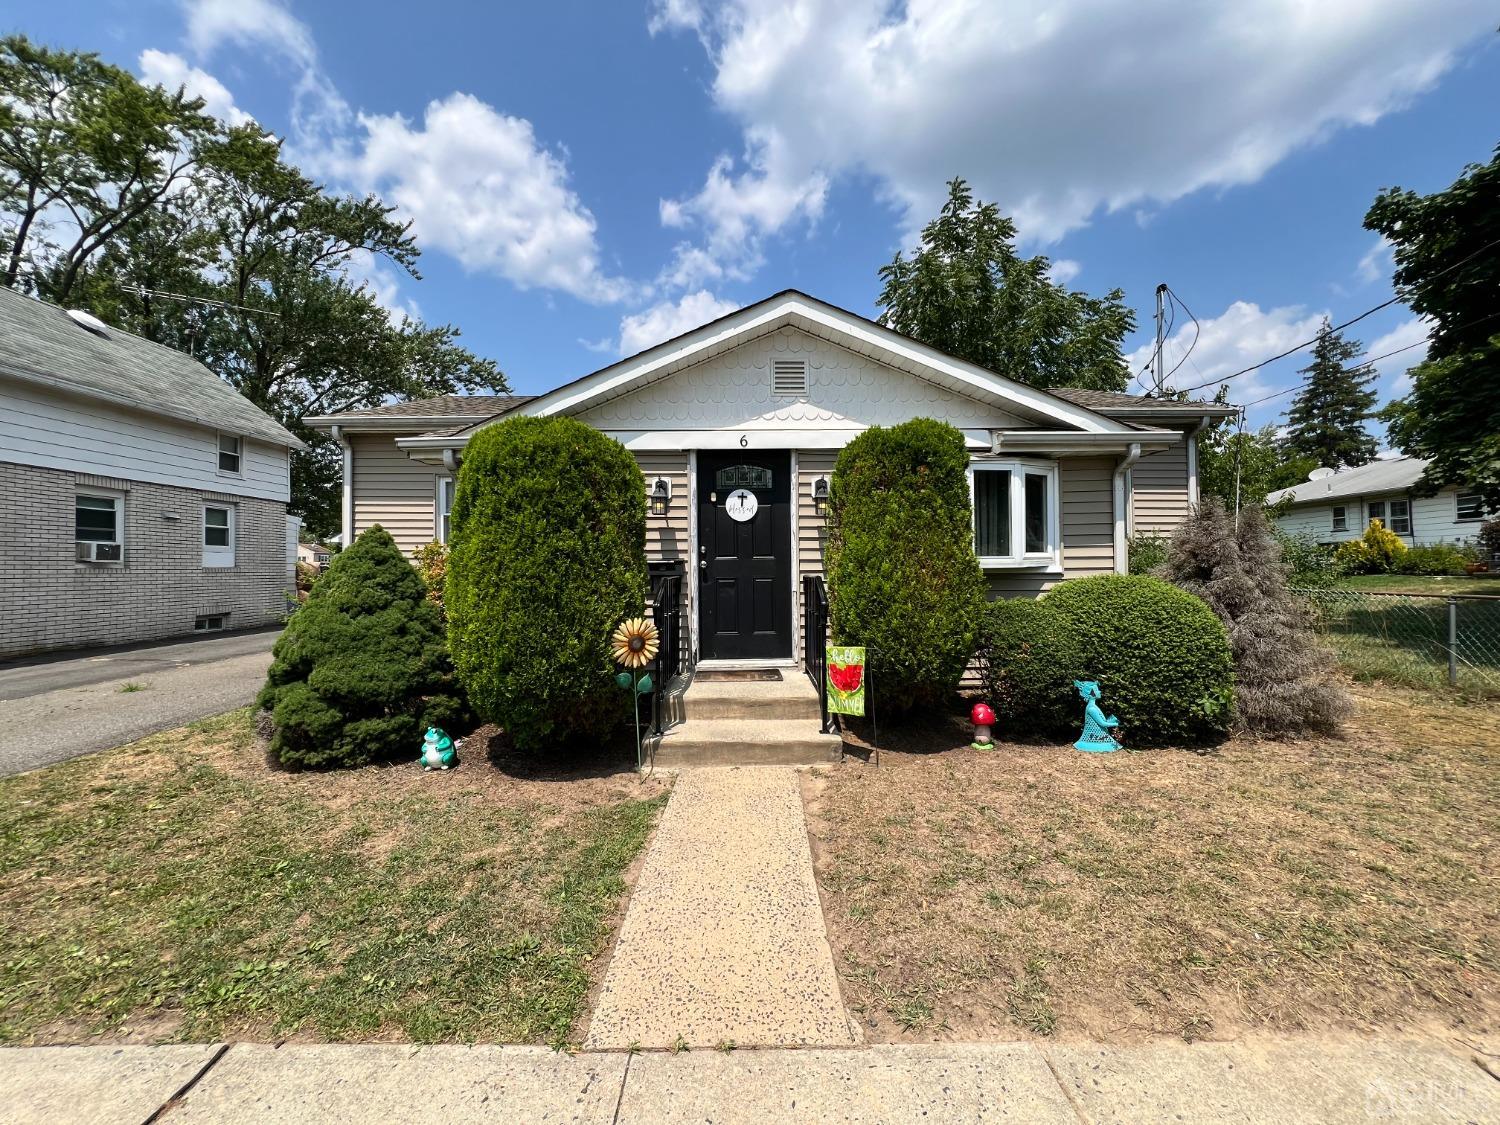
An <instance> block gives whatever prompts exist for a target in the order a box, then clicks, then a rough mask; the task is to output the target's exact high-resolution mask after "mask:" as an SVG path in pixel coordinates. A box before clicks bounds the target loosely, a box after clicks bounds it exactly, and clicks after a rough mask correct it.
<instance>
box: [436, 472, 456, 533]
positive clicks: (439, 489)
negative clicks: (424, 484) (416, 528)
mask: <svg viewBox="0 0 1500 1125" xmlns="http://www.w3.org/2000/svg"><path fill="white" fill-rule="evenodd" d="M453 483H454V479H453V478H452V477H438V478H436V480H435V482H434V485H433V493H432V537H433V538H434V539H436V540H437V541H438V542H439V543H443V544H446V543H447V542H448V533H447V532H444V530H443V485H445V484H453ZM457 488H458V486H457V485H456V484H454V498H455V499H456V498H457V495H458V493H457ZM448 525H449V526H448V532H451V531H452V530H453V526H452V525H453V520H452V509H451V508H450V509H449V520H448Z"/></svg>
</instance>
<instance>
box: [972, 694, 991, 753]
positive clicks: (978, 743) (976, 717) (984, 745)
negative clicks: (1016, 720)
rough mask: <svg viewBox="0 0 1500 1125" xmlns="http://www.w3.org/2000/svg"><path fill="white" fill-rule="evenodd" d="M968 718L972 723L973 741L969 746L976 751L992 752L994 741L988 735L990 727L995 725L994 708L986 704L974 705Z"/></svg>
mask: <svg viewBox="0 0 1500 1125" xmlns="http://www.w3.org/2000/svg"><path fill="white" fill-rule="evenodd" d="M969 718H970V719H971V720H972V721H973V723H974V741H973V742H972V743H970V745H972V746H973V747H974V749H976V750H993V749H994V748H995V740H994V738H993V737H992V736H991V735H990V727H992V726H994V725H995V710H994V708H993V707H991V706H990V705H989V704H988V703H976V704H974V709H973V710H972V711H970V712H969Z"/></svg>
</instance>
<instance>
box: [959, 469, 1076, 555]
mask: <svg viewBox="0 0 1500 1125" xmlns="http://www.w3.org/2000/svg"><path fill="white" fill-rule="evenodd" d="M969 489H970V495H971V499H972V500H973V503H974V553H975V554H976V555H978V556H979V561H980V564H981V565H982V566H985V567H988V568H992V569H993V568H999V567H1023V566H1045V567H1057V566H1058V565H1059V564H1060V550H1059V534H1058V501H1057V493H1058V489H1057V466H1056V465H1055V464H1051V463H1049V462H1036V463H1030V462H1024V461H974V462H971V463H970V466H969Z"/></svg>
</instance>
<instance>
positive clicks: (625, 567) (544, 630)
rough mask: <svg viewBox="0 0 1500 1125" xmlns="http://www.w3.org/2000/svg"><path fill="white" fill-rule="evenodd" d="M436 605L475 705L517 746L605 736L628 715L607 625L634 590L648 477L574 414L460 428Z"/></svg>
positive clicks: (639, 586) (642, 594)
mask: <svg viewBox="0 0 1500 1125" xmlns="http://www.w3.org/2000/svg"><path fill="white" fill-rule="evenodd" d="M452 527H453V533H452V538H451V544H450V547H451V550H450V553H449V556H448V571H447V585H446V591H445V594H444V598H443V601H444V604H445V606H446V608H447V611H448V634H449V638H450V640H451V642H452V644H453V659H454V662H455V664H456V665H457V667H458V672H459V677H460V678H461V679H462V681H463V684H464V686H465V688H466V689H467V690H468V692H469V698H470V699H471V700H472V701H473V704H474V709H475V710H476V711H478V713H479V714H480V715H481V716H483V717H484V718H485V719H487V720H489V721H490V722H493V723H497V724H499V725H500V726H502V727H504V728H505V730H506V731H507V732H508V733H509V734H510V736H511V737H512V738H513V739H514V740H515V743H516V745H517V746H518V747H519V748H521V749H522V750H526V751H529V752H532V753H543V752H551V753H555V752H556V751H557V750H558V749H559V748H560V746H561V744H563V743H565V742H567V741H568V740H569V739H571V738H574V737H578V736H589V737H594V738H602V737H606V736H607V735H608V734H609V733H610V732H611V731H612V730H618V729H619V725H620V723H621V722H622V721H624V720H625V719H626V717H627V716H628V715H629V697H628V695H627V693H626V692H623V691H621V690H620V688H619V686H618V685H617V684H616V683H615V680H614V675H615V673H616V672H618V671H619V669H618V668H616V667H614V665H613V663H612V660H611V657H610V654H609V638H610V634H611V632H612V631H613V630H614V628H615V627H616V626H617V625H618V624H619V623H620V622H621V621H622V620H623V619H624V618H626V617H634V616H638V615H639V614H640V613H641V611H642V607H643V606H644V605H645V600H646V482H645V479H644V478H643V477H642V476H641V470H640V467H639V466H638V465H637V464H636V461H635V458H634V457H632V456H631V455H630V453H629V451H628V450H626V449H625V447H624V446H622V445H621V444H620V443H619V442H617V441H615V440H613V439H612V438H609V437H606V436H605V435H604V434H602V433H600V432H599V431H598V430H596V429H593V428H592V427H590V426H586V425H584V424H583V423H582V422H579V421H577V420H576V419H573V418H561V417H553V418H511V419H507V420H506V421H503V422H497V423H495V424H494V425H492V426H486V427H484V428H483V429H481V430H479V431H478V432H477V433H476V434H475V435H474V436H473V438H471V439H470V441H469V445H468V448H467V449H466V450H465V452H464V460H463V465H462V467H461V468H460V470H459V474H458V490H457V493H456V495H455V496H454V500H453V523H452Z"/></svg>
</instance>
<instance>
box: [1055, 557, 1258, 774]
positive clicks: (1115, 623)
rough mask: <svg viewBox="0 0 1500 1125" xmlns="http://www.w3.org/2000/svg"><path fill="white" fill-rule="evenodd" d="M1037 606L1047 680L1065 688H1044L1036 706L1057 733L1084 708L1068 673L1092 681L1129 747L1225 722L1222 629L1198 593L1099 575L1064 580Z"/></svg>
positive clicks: (1228, 710)
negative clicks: (1043, 624) (1044, 632)
mask: <svg viewBox="0 0 1500 1125" xmlns="http://www.w3.org/2000/svg"><path fill="white" fill-rule="evenodd" d="M1041 604H1042V606H1043V608H1044V611H1045V613H1046V615H1047V618H1048V621H1047V626H1048V629H1049V632H1050V641H1049V643H1048V645H1047V646H1046V652H1045V656H1044V657H1043V659H1044V660H1046V661H1047V662H1048V664H1049V666H1048V667H1046V668H1045V673H1046V678H1047V682H1048V683H1049V684H1055V685H1059V687H1061V688H1062V689H1063V694H1061V695H1058V694H1052V693H1047V694H1043V695H1042V696H1041V697H1039V698H1037V699H1036V700H1035V705H1036V708H1037V712H1038V715H1039V717H1040V718H1041V719H1042V721H1044V722H1047V723H1049V724H1050V725H1051V726H1053V727H1054V729H1056V730H1057V731H1058V732H1059V733H1062V732H1063V731H1065V730H1068V729H1071V728H1072V727H1074V726H1077V725H1078V724H1079V722H1080V720H1081V717H1082V715H1083V704H1082V703H1081V702H1079V701H1078V696H1077V694H1076V693H1075V692H1073V690H1072V688H1073V681H1074V680H1097V681H1098V682H1099V687H1100V689H1101V690H1102V691H1103V693H1104V709H1105V711H1106V712H1111V713H1113V714H1115V715H1118V716H1119V718H1120V724H1121V727H1122V729H1123V733H1124V740H1125V742H1126V744H1127V745H1136V746H1148V745H1153V744H1162V743H1193V742H1204V741H1209V740H1212V739H1215V738H1218V737H1221V736H1222V735H1223V734H1224V733H1225V731H1227V730H1228V729H1229V726H1230V723H1231V722H1232V721H1233V718H1234V688H1233V661H1232V659H1231V657H1230V650H1229V637H1228V635H1227V634H1226V633H1225V632H1224V625H1223V623H1222V622H1221V621H1220V620H1219V618H1218V615H1217V614H1215V613H1214V611H1213V610H1211V609H1210V608H1209V607H1208V605H1207V604H1206V603H1205V602H1204V601H1203V600H1202V599H1201V598H1197V597H1194V596H1193V595H1192V594H1189V593H1187V592H1185V591H1183V590H1179V589H1178V588H1177V587H1176V586H1173V585H1172V584H1171V583H1170V582H1165V581H1163V580H1162V579H1160V578H1153V577H1149V576H1147V575H1116V574H1104V575H1098V576H1096V577H1093V578H1075V579H1072V580H1070V581H1067V582H1063V583H1061V584H1059V585H1058V586H1056V587H1054V588H1053V590H1052V591H1051V592H1050V593H1048V594H1047V595H1046V596H1045V597H1044V598H1043V599H1042V602H1041ZM1061 700H1066V705H1063V703H1062V702H1061Z"/></svg>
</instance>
